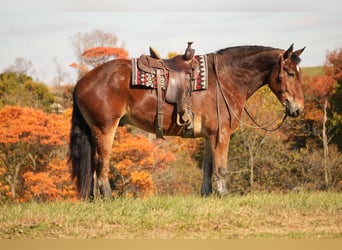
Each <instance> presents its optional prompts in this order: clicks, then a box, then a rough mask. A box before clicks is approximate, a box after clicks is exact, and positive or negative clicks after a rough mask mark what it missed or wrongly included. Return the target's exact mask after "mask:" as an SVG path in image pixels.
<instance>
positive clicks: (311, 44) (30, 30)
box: [0, 0, 342, 84]
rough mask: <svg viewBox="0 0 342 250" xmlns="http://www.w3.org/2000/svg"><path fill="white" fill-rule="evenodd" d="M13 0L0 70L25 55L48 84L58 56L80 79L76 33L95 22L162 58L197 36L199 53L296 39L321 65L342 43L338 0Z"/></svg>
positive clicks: (0, 38) (0, 46)
mask: <svg viewBox="0 0 342 250" xmlns="http://www.w3.org/2000/svg"><path fill="white" fill-rule="evenodd" d="M7 2H9V3H6V4H7V6H6V4H5V6H4V7H3V8H2V9H1V11H0V52H1V53H0V72H2V71H3V70H4V69H6V68H7V67H8V66H10V65H12V64H13V63H14V60H15V59H16V58H17V57H22V58H24V59H26V60H29V61H31V62H32V64H33V69H34V73H32V74H33V77H34V78H35V79H36V80H39V81H42V82H44V83H46V84H53V78H54V77H55V76H56V67H55V64H54V62H53V59H54V58H55V59H56V60H57V62H58V64H59V65H60V66H61V68H62V70H63V71H64V72H65V73H67V75H68V76H67V77H66V78H65V83H74V82H75V81H76V72H75V69H73V68H70V67H69V65H70V64H71V63H72V62H75V60H76V59H75V58H76V57H75V54H74V52H73V49H72V45H71V38H72V36H73V35H75V34H76V33H78V32H81V33H85V32H90V31H92V30H94V29H100V30H103V31H105V32H110V33H113V34H114V35H116V36H117V37H118V39H119V42H118V45H120V46H121V45H124V47H125V48H126V50H128V52H129V55H130V56H131V57H138V56H140V55H141V54H146V53H148V48H149V46H152V47H154V48H155V49H156V50H157V51H159V53H160V54H161V55H162V56H163V57H165V56H166V55H167V54H168V53H169V52H178V53H183V51H184V50H185V47H186V45H187V42H188V41H193V42H194V44H193V48H195V50H196V53H197V54H206V53H211V52H214V51H216V50H219V49H222V48H226V47H230V46H237V45H263V46H271V47H275V48H282V49H287V48H288V47H289V46H290V45H291V44H292V43H294V45H295V49H300V48H302V47H304V46H305V47H306V49H305V52H304V53H303V54H302V56H301V57H302V63H301V66H318V65H322V64H323V63H324V61H325V56H326V53H327V52H328V51H331V50H333V49H337V48H342V12H341V8H340V7H338V6H339V5H341V3H340V2H341V1H339V0H337V1H336V0H326V1H325V3H326V5H324V6H321V7H319V6H317V5H313V4H312V1H306V0H304V1H303V4H302V5H300V4H294V3H295V2H297V3H298V1H292V0H288V1H287V2H283V1H279V2H278V5H277V6H276V7H273V8H271V7H269V5H267V4H268V3H269V1H268V0H262V1H260V3H262V4H261V5H258V6H252V5H248V3H247V1H246V0H239V1H235V0H230V1H227V0H211V1H204V2H203V3H205V4H202V5H194V3H192V4H189V3H188V2H185V1H184V0H183V1H180V0H174V1H172V3H173V4H170V3H169V4H167V5H166V6H161V5H158V4H155V3H160V2H164V1H152V0H145V1H138V0H135V1H132V0H126V1H123V2H122V1H118V0H111V1H110V0H98V1H96V3H97V4H96V5H94V3H93V4H91V3H90V1H87V0H83V1H82V2H80V0H77V1H70V0H69V1H65V0H59V1H54V0H45V1H41V0H34V1H31V2H30V1H23V2H22V3H21V4H19V2H20V1H19V0H12V1H7ZM93 2H94V1H93ZM192 2H194V1H192ZM273 2H274V1H273ZM289 2H291V3H293V4H286V3H289ZM114 3H116V4H114ZM142 3H145V5H143V6H142ZM177 3H178V5H177ZM196 3H201V0H198V1H197V2H196ZM227 3H235V5H228V4H227ZM328 3H330V4H328ZM310 4H311V5H310ZM332 4H335V5H332ZM18 6H20V7H18ZM151 6H152V7H151ZM175 6H178V7H175ZM194 6H195V7H194ZM307 6H311V8H310V7H309V8H308V7H307ZM332 6H333V7H332Z"/></svg>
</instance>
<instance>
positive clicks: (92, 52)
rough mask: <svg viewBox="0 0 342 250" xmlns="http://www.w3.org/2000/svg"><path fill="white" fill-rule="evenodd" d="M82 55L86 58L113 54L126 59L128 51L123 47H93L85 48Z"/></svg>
mask: <svg viewBox="0 0 342 250" xmlns="http://www.w3.org/2000/svg"><path fill="white" fill-rule="evenodd" d="M83 56H84V57H86V58H91V57H97V58H99V57H104V56H115V57H116V58H117V59H126V58H128V52H127V50H125V49H124V48H112V47H95V48H90V49H87V50H85V51H84V52H83Z"/></svg>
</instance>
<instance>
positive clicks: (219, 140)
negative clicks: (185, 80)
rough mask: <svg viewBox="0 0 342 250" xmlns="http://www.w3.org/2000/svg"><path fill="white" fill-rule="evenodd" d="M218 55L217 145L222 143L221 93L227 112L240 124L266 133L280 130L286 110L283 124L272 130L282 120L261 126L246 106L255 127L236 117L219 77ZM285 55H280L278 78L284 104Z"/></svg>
mask: <svg viewBox="0 0 342 250" xmlns="http://www.w3.org/2000/svg"><path fill="white" fill-rule="evenodd" d="M217 60H218V59H217V55H214V73H215V77H216V82H217V84H216V109H217V120H218V128H217V139H216V144H217V143H219V142H221V118H220V112H219V111H220V104H219V101H218V97H219V92H220V93H221V95H222V97H223V100H224V103H225V105H226V107H227V110H228V112H229V115H230V117H232V115H233V116H234V117H235V118H236V119H237V120H238V121H239V123H241V124H243V125H244V126H246V127H249V128H254V129H262V130H264V131H267V132H271V131H276V130H278V129H280V128H281V127H282V125H283V124H284V122H285V120H286V117H287V115H286V112H285V110H284V115H283V117H282V120H281V122H280V123H279V124H278V125H277V126H276V127H274V128H270V127H271V126H272V125H273V124H274V123H275V122H276V121H278V120H279V119H280V118H277V119H275V120H274V121H272V122H270V123H268V124H266V125H260V124H259V123H258V122H257V121H256V120H255V119H254V118H253V117H252V115H251V114H250V112H249V111H248V109H247V108H246V106H244V108H243V109H244V111H245V112H246V114H247V116H248V117H249V118H250V120H251V121H252V122H253V123H254V124H255V126H254V125H250V124H248V123H246V122H244V121H243V120H241V119H240V118H239V117H238V115H236V114H235V113H234V111H233V110H232V108H231V105H230V104H229V102H228V99H227V98H226V96H225V95H224V92H223V89H222V83H221V81H220V79H219V75H218V72H219V71H218V61H217ZM284 64H285V61H284V55H283V54H280V70H279V74H278V77H277V83H278V84H280V90H279V92H278V93H279V94H280V95H281V101H282V103H283V104H284V102H285V100H284V99H285V91H286V86H285V84H283V80H284ZM231 122H232V119H230V125H231Z"/></svg>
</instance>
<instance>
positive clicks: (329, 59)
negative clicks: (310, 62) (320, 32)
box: [324, 48, 342, 150]
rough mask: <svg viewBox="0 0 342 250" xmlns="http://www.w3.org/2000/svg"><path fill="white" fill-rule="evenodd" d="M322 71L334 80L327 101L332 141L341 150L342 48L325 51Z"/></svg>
mask: <svg viewBox="0 0 342 250" xmlns="http://www.w3.org/2000/svg"><path fill="white" fill-rule="evenodd" d="M324 71H325V74H326V76H327V77H331V78H333V79H334V80H335V82H336V85H335V88H334V92H333V93H332V96H331V98H330V99H329V102H330V104H331V107H330V115H331V119H330V121H331V125H332V126H333V128H334V130H335V137H334V140H333V141H334V142H335V143H336V144H337V145H338V147H339V148H340V150H342V101H341V100H342V48H340V49H335V50H332V51H330V52H328V53H327V56H326V62H325V64H324Z"/></svg>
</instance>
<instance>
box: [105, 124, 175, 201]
mask: <svg viewBox="0 0 342 250" xmlns="http://www.w3.org/2000/svg"><path fill="white" fill-rule="evenodd" d="M174 160H175V157H174V155H173V154H172V153H171V152H168V151H167V150H164V149H163V148H162V147H161V145H158V141H157V140H156V141H151V140H149V139H148V137H147V133H145V132H142V131H141V130H137V129H133V130H132V128H131V127H128V128H127V127H119V128H118V129H117V134H116V136H115V140H114V145H113V153H112V158H111V164H112V166H113V168H112V176H111V179H112V183H113V186H114V191H115V195H118V196H148V195H151V194H153V193H154V191H155V187H154V183H153V180H152V177H151V175H152V174H153V173H155V172H156V171H161V170H163V169H165V168H166V167H167V166H168V164H169V163H170V162H172V161H174Z"/></svg>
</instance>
